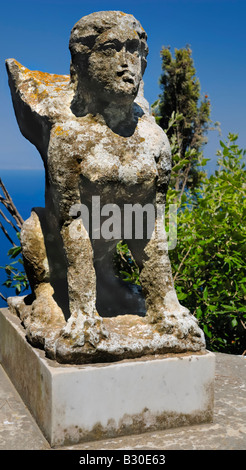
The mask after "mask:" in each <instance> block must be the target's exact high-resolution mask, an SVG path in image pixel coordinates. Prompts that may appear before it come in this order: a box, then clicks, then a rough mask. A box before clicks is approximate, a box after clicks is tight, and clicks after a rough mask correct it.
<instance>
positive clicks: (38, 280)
mask: <svg viewBox="0 0 246 470" xmlns="http://www.w3.org/2000/svg"><path fill="white" fill-rule="evenodd" d="M69 47H70V52H71V68H70V76H63V75H55V74H48V73H43V72H39V71H30V70H28V69H27V68H26V67H24V66H23V65H21V64H20V63H19V62H18V61H17V60H15V59H8V60H7V61H6V65H7V71H8V76H9V85H10V89H11V94H12V99H13V105H14V109H15V114H16V118H17V121H18V124H19V127H20V130H21V132H22V134H23V135H24V136H25V137H26V138H27V139H28V140H29V141H30V142H31V143H32V144H34V145H35V146H36V147H37V149H38V151H39V152H40V155H41V157H42V159H43V163H44V167H45V173H46V198H45V199H46V200H45V208H44V209H42V208H35V209H33V211H32V213H31V216H30V218H29V219H28V220H27V221H26V222H25V223H24V225H23V227H22V230H21V245H22V252H23V257H24V264H25V269H26V272H27V275H28V279H29V281H30V285H31V288H32V295H31V296H29V297H27V298H25V299H21V300H20V301H18V300H17V299H9V307H10V309H11V311H12V312H15V313H17V315H18V316H19V317H20V318H21V320H22V321H23V324H24V325H25V328H26V332H27V338H28V340H29V341H30V342H31V343H32V344H33V345H35V346H40V347H42V348H44V349H45V351H46V353H47V355H48V356H49V357H50V358H54V359H56V360H58V361H60V362H62V363H66V362H67V363H84V362H90V361H98V362H100V361H110V360H118V359H123V358H126V357H127V358H128V357H138V356H140V355H143V354H151V353H152V354H155V353H160V354H161V353H165V352H167V351H171V352H183V351H200V350H204V349H205V339H204V334H203V332H202V331H201V329H200V328H199V326H198V322H197V320H196V318H195V317H194V316H193V315H191V313H190V312H189V311H188V310H187V309H186V308H184V307H183V306H181V305H180V303H179V302H178V299H177V295H176V292H175V289H174V284H173V279H172V270H171V266H170V261H169V256H168V243H167V236H166V233H165V229H164V203H165V197H166V192H167V188H168V183H169V178H170V172H171V166H172V164H171V151H170V145H169V142H168V139H167V137H166V135H165V133H164V132H163V130H162V129H161V128H160V127H159V126H158V125H157V124H156V122H155V119H154V117H153V116H151V115H150V113H149V105H148V103H147V102H146V100H145V99H144V96H143V81H142V77H143V74H144V70H145V67H146V64H147V61H146V57H147V54H148V46H147V34H146V33H145V31H144V29H143V28H142V26H141V25H140V23H139V22H138V21H137V20H136V19H135V18H134V17H133V16H132V15H128V14H124V13H122V12H117V11H108V12H97V13H93V14H91V15H88V16H86V17H84V18H81V20H79V21H78V22H77V23H76V24H75V26H74V28H73V29H72V32H71V36H70V42H69ZM93 198H97V200H98V199H100V205H101V206H100V207H102V208H103V210H102V211H101V212H100V214H99V216H101V219H100V222H99V226H95V223H94V222H95V219H94V218H93V217H94V212H93V209H94V201H95V199H93ZM81 204H83V206H84V207H85V209H86V211H88V214H89V216H88V217H89V222H90V223H88V224H86V216H85V214H84V213H82V212H83V211H82V210H80V207H81ZM108 205H111V206H110V207H111V209H110V210H111V211H112V205H113V207H114V210H116V207H117V208H118V210H119V211H120V221H118V222H117V226H116V227H115V226H114V230H113V234H112V236H110V237H109V238H107V236H105V230H106V232H107V234H108V233H109V231H108V228H109V226H110V218H109V219H106V220H105V217H107V214H108V215H109V212H110V211H109V208H108ZM125 205H128V206H129V205H131V206H135V205H138V206H140V207H141V208H144V207H149V206H151V207H152V208H154V220H152V221H151V222H149V221H148V220H147V222H148V224H147V222H145V225H147V229H148V230H147V234H143V236H142V237H138V236H137V234H136V233H135V232H137V229H136V230H135V232H134V231H133V233H131V234H129V233H128V231H127V230H125V229H128V230H129V226H128V224H129V221H128V219H127V220H126V219H125V217H124V220H123V222H122V221H121V219H122V217H123V216H122V213H123V212H122V211H123V209H124V207H125ZM160 207H161V208H162V210H160ZM107 211H108V212H107ZM78 214H79V215H78ZM121 222H122V223H121ZM105 224H106V225H105ZM120 229H121V230H120ZM110 233H111V232H110ZM122 239H125V241H127V243H128V245H129V248H130V250H131V252H132V254H133V256H134V258H135V260H136V262H137V264H138V266H139V268H140V283H141V286H140V287H139V288H138V287H137V286H135V287H134V286H132V285H129V284H127V283H124V282H123V281H121V280H120V279H119V277H117V276H116V275H115V272H114V266H113V256H114V253H115V249H116V245H117V243H118V242H119V241H120V240H122ZM133 317H134V318H133Z"/></svg>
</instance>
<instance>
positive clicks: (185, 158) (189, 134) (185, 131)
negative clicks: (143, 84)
mask: <svg viewBox="0 0 246 470" xmlns="http://www.w3.org/2000/svg"><path fill="white" fill-rule="evenodd" d="M161 57H162V75H161V77H160V86H161V88H162V89H163V91H162V94H161V95H160V97H159V100H157V101H156V102H155V103H154V104H153V105H152V113H153V115H154V116H155V119H156V121H157V123H158V124H159V125H160V126H161V127H162V128H163V129H164V130H165V132H166V134H167V136H168V138H169V140H170V142H171V144H174V143H175V147H176V148H175V152H173V164H174V167H175V171H173V172H172V177H171V183H170V186H171V187H172V188H173V189H174V190H175V191H182V192H183V191H184V190H186V189H187V188H189V189H191V190H193V189H195V188H197V187H198V186H199V184H200V181H201V179H202V177H203V173H202V172H201V170H200V168H199V165H200V161H201V160H202V146H203V145H204V144H205V143H206V141H207V139H206V137H205V134H206V132H207V131H208V129H209V128H211V127H210V125H211V120H210V101H209V98H208V95H205V96H204V97H202V96H201V89H200V82H199V80H198V78H197V77H196V69H195V67H194V62H193V59H192V51H191V49H190V47H189V46H186V47H185V48H183V49H175V53H174V57H173V56H172V54H171V51H170V48H169V47H163V48H162V51H161ZM215 125H216V126H218V123H216V124H215Z"/></svg>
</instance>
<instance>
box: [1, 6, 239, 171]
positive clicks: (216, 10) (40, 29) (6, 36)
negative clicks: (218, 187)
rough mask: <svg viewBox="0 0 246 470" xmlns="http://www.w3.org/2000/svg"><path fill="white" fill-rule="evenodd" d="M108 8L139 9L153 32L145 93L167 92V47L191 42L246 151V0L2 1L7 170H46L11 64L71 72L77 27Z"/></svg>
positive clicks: (220, 116)
mask: <svg viewBox="0 0 246 470" xmlns="http://www.w3.org/2000/svg"><path fill="white" fill-rule="evenodd" d="M100 10H121V11H124V12H125V13H132V14H133V15H134V16H135V17H136V18H137V19H138V20H139V21H140V22H141V24H142V26H143V27H144V29H145V30H146V32H147V34H148V44H149V49H150V53H149V57H148V67H147V70H146V72H145V76H144V82H145V96H146V98H147V99H148V101H149V102H150V103H153V102H154V101H155V100H156V99H157V98H158V95H159V93H160V88H159V84H158V80H159V76H160V73H161V60H160V50H161V47H162V46H163V45H170V46H171V49H172V50H174V48H181V47H184V46H185V45H186V44H190V45H191V49H192V51H193V58H194V62H195V67H196V70H197V76H198V78H199V80H200V83H201V91H202V93H203V94H208V95H209V97H210V101H211V105H212V116H211V117H212V119H213V121H219V122H220V123H221V130H222V138H226V136H227V134H228V132H234V133H238V134H239V144H240V146H241V147H244V148H246V130H245V114H246V79H245V77H246V60H245V59H246V26H245V18H246V1H245V0H234V1H233V0H141V1H138V0H137V1H133V0H132V1H129V0H124V1H113V0H109V1H104V0H102V1H98V0H90V1H85V0H49V1H48V0H42V1H36V2H35V1H33V0H32V1H29V0H22V1H17V0H12V1H8V2H6V1H5V2H2V4H1V18H0V31H1V33H0V34H1V41H0V58H1V60H0V94H1V106H0V126H1V127H0V128H1V146H0V169H3V168H5V169H26V168H33V169H35V168H37V169H38V168H42V163H41V158H40V157H39V154H38V152H37V150H36V149H35V147H34V146H33V145H32V144H30V143H29V142H28V141H27V140H26V139H25V138H24V137H23V136H22V135H21V133H20V131H19V128H18V126H17V123H16V120H15V116H14V111H13V107H12V103H11V98H10V93H9V88H8V83H7V74H6V71H5V65H4V61H5V59H7V58H11V57H13V58H15V59H17V60H18V61H19V62H21V63H22V64H23V65H25V66H26V67H28V68H29V69H31V70H41V71H44V72H50V73H58V74H68V73H69V62H70V55H69V50H68V41H69V35H70V31H71V29H72V27H73V25H74V24H75V23H76V22H77V21H78V20H79V19H80V18H81V17H82V16H84V15H87V14H89V13H92V12H93V11H100ZM220 138H221V137H220V136H219V135H218V133H217V132H210V133H209V143H208V145H207V146H206V148H205V156H206V157H208V158H211V163H210V164H209V168H210V171H211V169H213V168H214V165H215V161H216V157H215V153H216V150H217V148H218V147H219V139H220Z"/></svg>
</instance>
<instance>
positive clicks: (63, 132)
mask: <svg viewBox="0 0 246 470" xmlns="http://www.w3.org/2000/svg"><path fill="white" fill-rule="evenodd" d="M54 133H55V134H56V135H68V134H69V131H68V130H64V129H63V128H62V127H61V126H59V125H58V126H56V127H55V129H54Z"/></svg>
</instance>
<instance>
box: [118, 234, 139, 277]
mask: <svg viewBox="0 0 246 470" xmlns="http://www.w3.org/2000/svg"><path fill="white" fill-rule="evenodd" d="M114 267H115V272H116V274H117V275H118V276H119V277H120V279H122V280H123V281H125V282H130V283H132V284H137V285H140V282H139V267H138V265H137V263H136V261H135V259H134V258H133V256H132V253H131V251H130V250H129V248H128V245H127V243H124V242H123V241H121V242H119V243H118V244H117V247H116V255H115V258H114Z"/></svg>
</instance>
